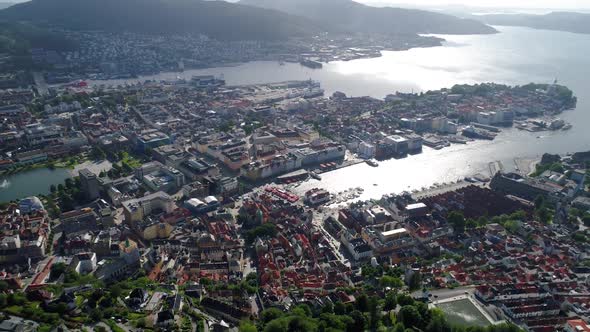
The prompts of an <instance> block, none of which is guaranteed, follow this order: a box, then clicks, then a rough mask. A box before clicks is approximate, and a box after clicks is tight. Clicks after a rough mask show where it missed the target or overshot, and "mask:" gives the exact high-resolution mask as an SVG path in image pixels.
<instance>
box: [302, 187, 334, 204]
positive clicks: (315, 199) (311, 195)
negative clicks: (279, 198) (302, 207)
mask: <svg viewBox="0 0 590 332" xmlns="http://www.w3.org/2000/svg"><path fill="white" fill-rule="evenodd" d="M330 199H331V195H330V192H328V191H327V190H324V189H318V188H314V189H311V190H309V191H308V192H306V193H305V201H306V202H307V203H308V204H309V205H320V204H324V203H327V202H329V201H330Z"/></svg>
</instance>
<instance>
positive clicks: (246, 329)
mask: <svg viewBox="0 0 590 332" xmlns="http://www.w3.org/2000/svg"><path fill="white" fill-rule="evenodd" d="M239 331H240V332H257V331H258V330H257V329H256V325H254V324H253V323H252V322H251V321H249V320H244V321H242V322H241V323H240V328H239Z"/></svg>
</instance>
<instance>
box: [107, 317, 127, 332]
mask: <svg viewBox="0 0 590 332" xmlns="http://www.w3.org/2000/svg"><path fill="white" fill-rule="evenodd" d="M106 324H107V325H108V326H109V328H110V329H111V331H113V332H125V330H123V329H122V328H120V327H119V325H117V323H116V322H115V321H114V320H112V319H109V320H107V321H106Z"/></svg>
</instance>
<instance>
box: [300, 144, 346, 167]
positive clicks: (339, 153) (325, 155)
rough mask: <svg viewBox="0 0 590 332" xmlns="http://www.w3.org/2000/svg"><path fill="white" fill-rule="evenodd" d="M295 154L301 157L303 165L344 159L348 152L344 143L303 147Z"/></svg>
mask: <svg viewBox="0 0 590 332" xmlns="http://www.w3.org/2000/svg"><path fill="white" fill-rule="evenodd" d="M293 154H294V155H295V156H297V157H298V158H299V159H301V166H311V165H316V164H321V163H324V162H328V161H333V160H338V159H343V158H344V156H345V154H346V148H345V147H344V146H343V145H337V146H328V147H323V148H317V149H312V148H303V149H299V150H296V151H294V152H293Z"/></svg>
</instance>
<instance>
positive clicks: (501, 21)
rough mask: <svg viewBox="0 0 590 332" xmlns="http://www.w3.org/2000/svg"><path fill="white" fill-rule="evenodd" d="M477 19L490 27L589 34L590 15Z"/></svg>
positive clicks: (554, 14)
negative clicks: (517, 27) (498, 26)
mask: <svg viewBox="0 0 590 332" xmlns="http://www.w3.org/2000/svg"><path fill="white" fill-rule="evenodd" d="M477 18H478V19H479V20H481V21H482V22H485V23H488V24H492V25H503V26H523V27H529V28H535V29H546V30H558V31H569V32H576V33H586V34H587V33H590V14H583V13H572V12H553V13H549V14H546V15H522V14H504V15H481V16H478V17H477Z"/></svg>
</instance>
